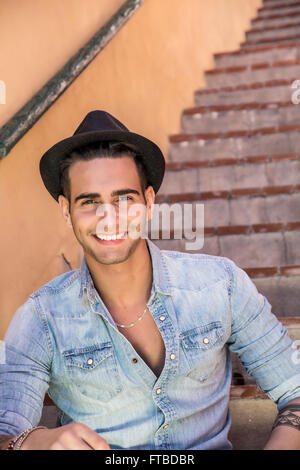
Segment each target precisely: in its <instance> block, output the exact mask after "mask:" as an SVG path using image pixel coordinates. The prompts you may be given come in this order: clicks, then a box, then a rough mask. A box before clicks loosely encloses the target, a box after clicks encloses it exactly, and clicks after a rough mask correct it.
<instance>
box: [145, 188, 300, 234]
mask: <svg viewBox="0 0 300 470" xmlns="http://www.w3.org/2000/svg"><path fill="white" fill-rule="evenodd" d="M156 203H157V204H168V205H169V207H170V209H171V207H172V205H173V204H176V206H173V208H174V221H173V222H172V226H171V228H173V229H176V228H177V227H179V228H180V227H181V226H182V219H181V217H182V213H183V210H184V204H192V214H193V217H196V215H195V214H196V207H197V205H199V204H203V206H204V227H218V226H228V225H229V226H232V225H255V224H272V223H275V224H278V223H288V222H289V223H292V222H297V221H299V220H300V185H298V189H297V187H293V186H277V187H276V186H273V187H272V186H268V187H265V188H248V189H243V190H241V189H237V190H232V191H208V192H201V193H199V192H198V193H197V192H195V193H185V194H184V192H182V193H180V194H176V193H174V194H172V195H170V194H169V195H167V196H163V195H158V196H157V198H156ZM159 207H160V206H158V209H159ZM161 207H164V206H161ZM177 207H178V208H179V207H180V210H178V212H176V208H177ZM180 211H181V212H180ZM153 225H154V224H153ZM261 227H262V226H261ZM158 228H160V226H159V227H158ZM156 230H157V228H156Z"/></svg>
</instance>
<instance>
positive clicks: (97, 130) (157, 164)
mask: <svg viewBox="0 0 300 470" xmlns="http://www.w3.org/2000/svg"><path fill="white" fill-rule="evenodd" d="M104 141H114V142H125V143H129V144H134V145H135V146H136V147H137V148H138V151H139V153H140V155H141V158H142V160H143V163H144V166H145V170H146V173H147V179H148V184H149V185H151V186H153V189H154V191H155V193H157V191H158V189H159V187H160V185H161V183H162V180H163V177H164V173H165V159H164V156H163V154H162V152H161V150H160V148H159V147H158V146H157V145H156V144H155V143H154V142H152V141H151V140H149V139H147V138H146V137H143V136H141V135H139V134H135V133H134V132H130V131H129V130H128V129H127V128H126V127H125V126H124V124H122V123H121V122H120V121H118V120H117V119H116V118H115V117H113V116H112V115H111V114H109V113H107V112H106V111H91V112H90V113H88V114H87V115H86V117H85V118H84V120H83V121H82V122H81V124H80V125H79V126H78V128H77V129H76V131H75V132H74V134H73V136H72V137H68V138H67V139H64V140H61V141H60V142H58V143H57V144H55V145H53V147H51V148H50V149H49V150H48V151H47V152H46V153H44V155H43V156H42V158H41V160H40V173H41V177H42V180H43V182H44V185H45V186H46V188H47V190H48V191H49V193H50V194H51V196H52V197H54V199H55V200H56V201H57V200H58V196H59V195H60V194H62V187H61V172H60V162H61V161H62V160H63V159H64V158H65V157H67V156H68V155H69V154H70V152H72V151H73V150H76V149H78V148H79V147H83V146H88V145H89V144H94V143H96V142H99V143H100V142H104Z"/></svg>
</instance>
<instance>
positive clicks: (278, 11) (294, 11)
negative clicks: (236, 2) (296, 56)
mask: <svg viewBox="0 0 300 470" xmlns="http://www.w3.org/2000/svg"><path fill="white" fill-rule="evenodd" d="M299 13H300V2H295V3H293V4H290V5H285V4H283V3H282V4H279V5H272V6H264V7H262V8H259V9H258V10H257V18H264V19H265V18H273V17H274V16H279V15H281V16H286V15H298V14H299Z"/></svg>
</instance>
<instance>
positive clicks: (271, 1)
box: [263, 0, 299, 7]
mask: <svg viewBox="0 0 300 470" xmlns="http://www.w3.org/2000/svg"><path fill="white" fill-rule="evenodd" d="M295 3H299V0H263V6H265V7H272V6H278V5H294V4H295Z"/></svg>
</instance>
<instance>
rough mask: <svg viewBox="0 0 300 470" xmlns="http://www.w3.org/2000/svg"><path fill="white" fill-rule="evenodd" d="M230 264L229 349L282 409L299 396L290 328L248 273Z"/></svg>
mask: <svg viewBox="0 0 300 470" xmlns="http://www.w3.org/2000/svg"><path fill="white" fill-rule="evenodd" d="M230 265H231V273H232V276H231V281H232V282H231V308H232V330H231V336H230V338H229V341H228V345H229V349H230V350H231V351H233V352H234V353H237V354H238V356H239V358H240V360H241V363H242V365H243V367H245V369H246V372H247V375H249V376H251V377H254V378H255V379H256V383H257V385H258V387H259V388H260V389H261V390H262V391H263V392H264V393H265V394H266V395H267V396H268V397H269V398H271V399H272V400H273V401H274V402H275V403H276V404H277V406H278V408H279V409H280V408H281V407H282V406H283V405H285V404H286V403H287V402H288V401H290V400H293V399H294V398H297V397H300V360H299V358H298V357H297V351H295V345H294V343H293V341H292V340H291V338H290V337H289V336H288V333H287V329H286V328H285V327H284V326H283V325H282V324H281V323H280V322H279V321H278V319H277V317H276V316H275V315H274V314H273V313H272V311H271V305H270V303H269V302H268V300H267V299H266V298H265V297H264V296H263V295H262V294H260V293H259V292H258V291H257V288H256V286H255V284H254V283H253V282H252V281H251V279H250V278H249V276H248V275H247V273H246V272H245V271H244V270H242V269H240V268H239V267H238V266H236V265H235V264H234V263H233V262H231V263H230Z"/></svg>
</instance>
